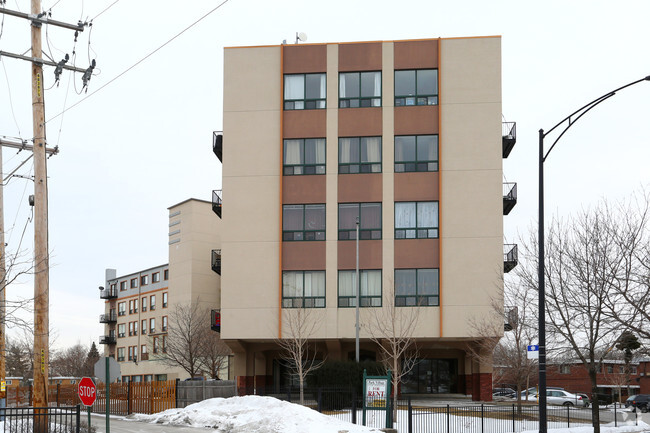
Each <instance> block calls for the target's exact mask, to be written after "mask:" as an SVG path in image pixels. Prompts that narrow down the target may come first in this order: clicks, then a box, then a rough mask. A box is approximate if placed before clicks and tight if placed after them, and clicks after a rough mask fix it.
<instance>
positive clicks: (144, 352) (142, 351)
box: [140, 344, 149, 361]
mask: <svg viewBox="0 0 650 433" xmlns="http://www.w3.org/2000/svg"><path fill="white" fill-rule="evenodd" d="M140 359H141V360H143V361H146V360H148V359H149V354H148V353H147V345H146V344H143V345H141V346H140Z"/></svg>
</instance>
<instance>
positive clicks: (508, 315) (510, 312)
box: [503, 307, 519, 332]
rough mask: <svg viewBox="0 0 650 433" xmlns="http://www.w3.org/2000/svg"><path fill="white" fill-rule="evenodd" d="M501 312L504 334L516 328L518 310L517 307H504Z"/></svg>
mask: <svg viewBox="0 0 650 433" xmlns="http://www.w3.org/2000/svg"><path fill="white" fill-rule="evenodd" d="M503 311H504V317H503V319H504V321H503V330H504V331H505V332H508V331H512V330H513V329H514V328H516V327H517V322H518V321H519V310H518V309H517V307H504V309H503Z"/></svg>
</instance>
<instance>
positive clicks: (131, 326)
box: [129, 322, 133, 337]
mask: <svg viewBox="0 0 650 433" xmlns="http://www.w3.org/2000/svg"><path fill="white" fill-rule="evenodd" d="M131 336H133V322H129V337H131Z"/></svg>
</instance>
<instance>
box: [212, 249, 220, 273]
mask: <svg viewBox="0 0 650 433" xmlns="http://www.w3.org/2000/svg"><path fill="white" fill-rule="evenodd" d="M210 263H212V270H213V271H215V272H216V273H217V274H219V275H221V250H220V249H219V250H212V257H211V260H210Z"/></svg>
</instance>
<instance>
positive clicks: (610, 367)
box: [607, 365, 614, 373]
mask: <svg viewBox="0 0 650 433" xmlns="http://www.w3.org/2000/svg"><path fill="white" fill-rule="evenodd" d="M607 372H608V373H614V366H612V365H608V366H607Z"/></svg>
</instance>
